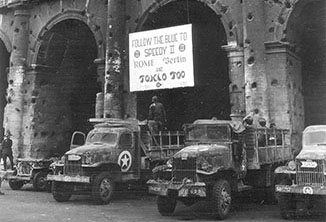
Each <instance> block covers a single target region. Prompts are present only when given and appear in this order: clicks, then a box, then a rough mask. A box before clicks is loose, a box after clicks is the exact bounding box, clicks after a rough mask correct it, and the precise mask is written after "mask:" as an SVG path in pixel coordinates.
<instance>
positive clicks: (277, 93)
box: [265, 42, 304, 152]
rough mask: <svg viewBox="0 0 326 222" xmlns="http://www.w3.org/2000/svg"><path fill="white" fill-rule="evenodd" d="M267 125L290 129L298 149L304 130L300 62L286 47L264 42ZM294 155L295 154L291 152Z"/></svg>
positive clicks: (294, 146) (293, 142) (281, 43)
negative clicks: (267, 98) (271, 124)
mask: <svg viewBox="0 0 326 222" xmlns="http://www.w3.org/2000/svg"><path fill="white" fill-rule="evenodd" d="M265 47H266V58H267V59H266V70H267V77H268V82H269V83H270V87H269V103H270V122H273V123H275V124H276V126H277V127H280V128H283V129H289V130H290V132H291V144H292V148H293V149H297V148H299V147H301V138H302V131H303V130H304V101H303V94H302V74H301V60H300V57H299V56H298V55H296V54H295V53H293V52H292V51H291V47H290V44H289V43H286V42H266V43H265ZM293 151H294V152H296V150H293Z"/></svg>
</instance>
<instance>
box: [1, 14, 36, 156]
mask: <svg viewBox="0 0 326 222" xmlns="http://www.w3.org/2000/svg"><path fill="white" fill-rule="evenodd" d="M14 15H15V17H14V24H13V30H14V33H13V39H12V47H13V49H12V53H11V58H10V69H9V75H8V89H7V95H8V97H7V106H6V108H5V120H4V128H5V131H10V133H11V134H12V140H13V153H14V157H17V156H19V155H20V153H21V150H22V149H23V138H24V135H23V133H22V132H23V114H24V79H25V73H26V67H27V64H26V63H27V52H28V40H29V17H30V13H29V10H26V9H16V10H15V14H14Z"/></svg>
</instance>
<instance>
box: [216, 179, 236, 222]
mask: <svg viewBox="0 0 326 222" xmlns="http://www.w3.org/2000/svg"><path fill="white" fill-rule="evenodd" d="M212 194H213V197H212V202H213V203H212V207H213V215H214V216H215V217H216V218H217V219H220V220H223V219H225V218H226V217H227V216H228V214H229V211H230V209H231V203H232V199H231V188H230V185H229V183H228V182H227V181H226V180H218V181H217V182H216V183H215V184H214V186H213V193H212Z"/></svg>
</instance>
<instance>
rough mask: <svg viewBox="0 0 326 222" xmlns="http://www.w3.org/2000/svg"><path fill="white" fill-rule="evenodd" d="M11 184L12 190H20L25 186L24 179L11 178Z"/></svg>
mask: <svg viewBox="0 0 326 222" xmlns="http://www.w3.org/2000/svg"><path fill="white" fill-rule="evenodd" d="M9 186H10V188H11V189H12V190H20V189H21V188H22V187H23V186H24V181H21V180H14V179H10V180H9Z"/></svg>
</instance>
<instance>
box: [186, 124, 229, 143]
mask: <svg viewBox="0 0 326 222" xmlns="http://www.w3.org/2000/svg"><path fill="white" fill-rule="evenodd" d="M228 129H229V128H228V126H226V125H209V124H202V125H201V124H193V125H185V139H186V140H187V141H190V142H191V141H194V142H195V141H196V142H203V143H205V142H212V141H214V142H216V141H223V142H224V141H228V140H229V130H228Z"/></svg>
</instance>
